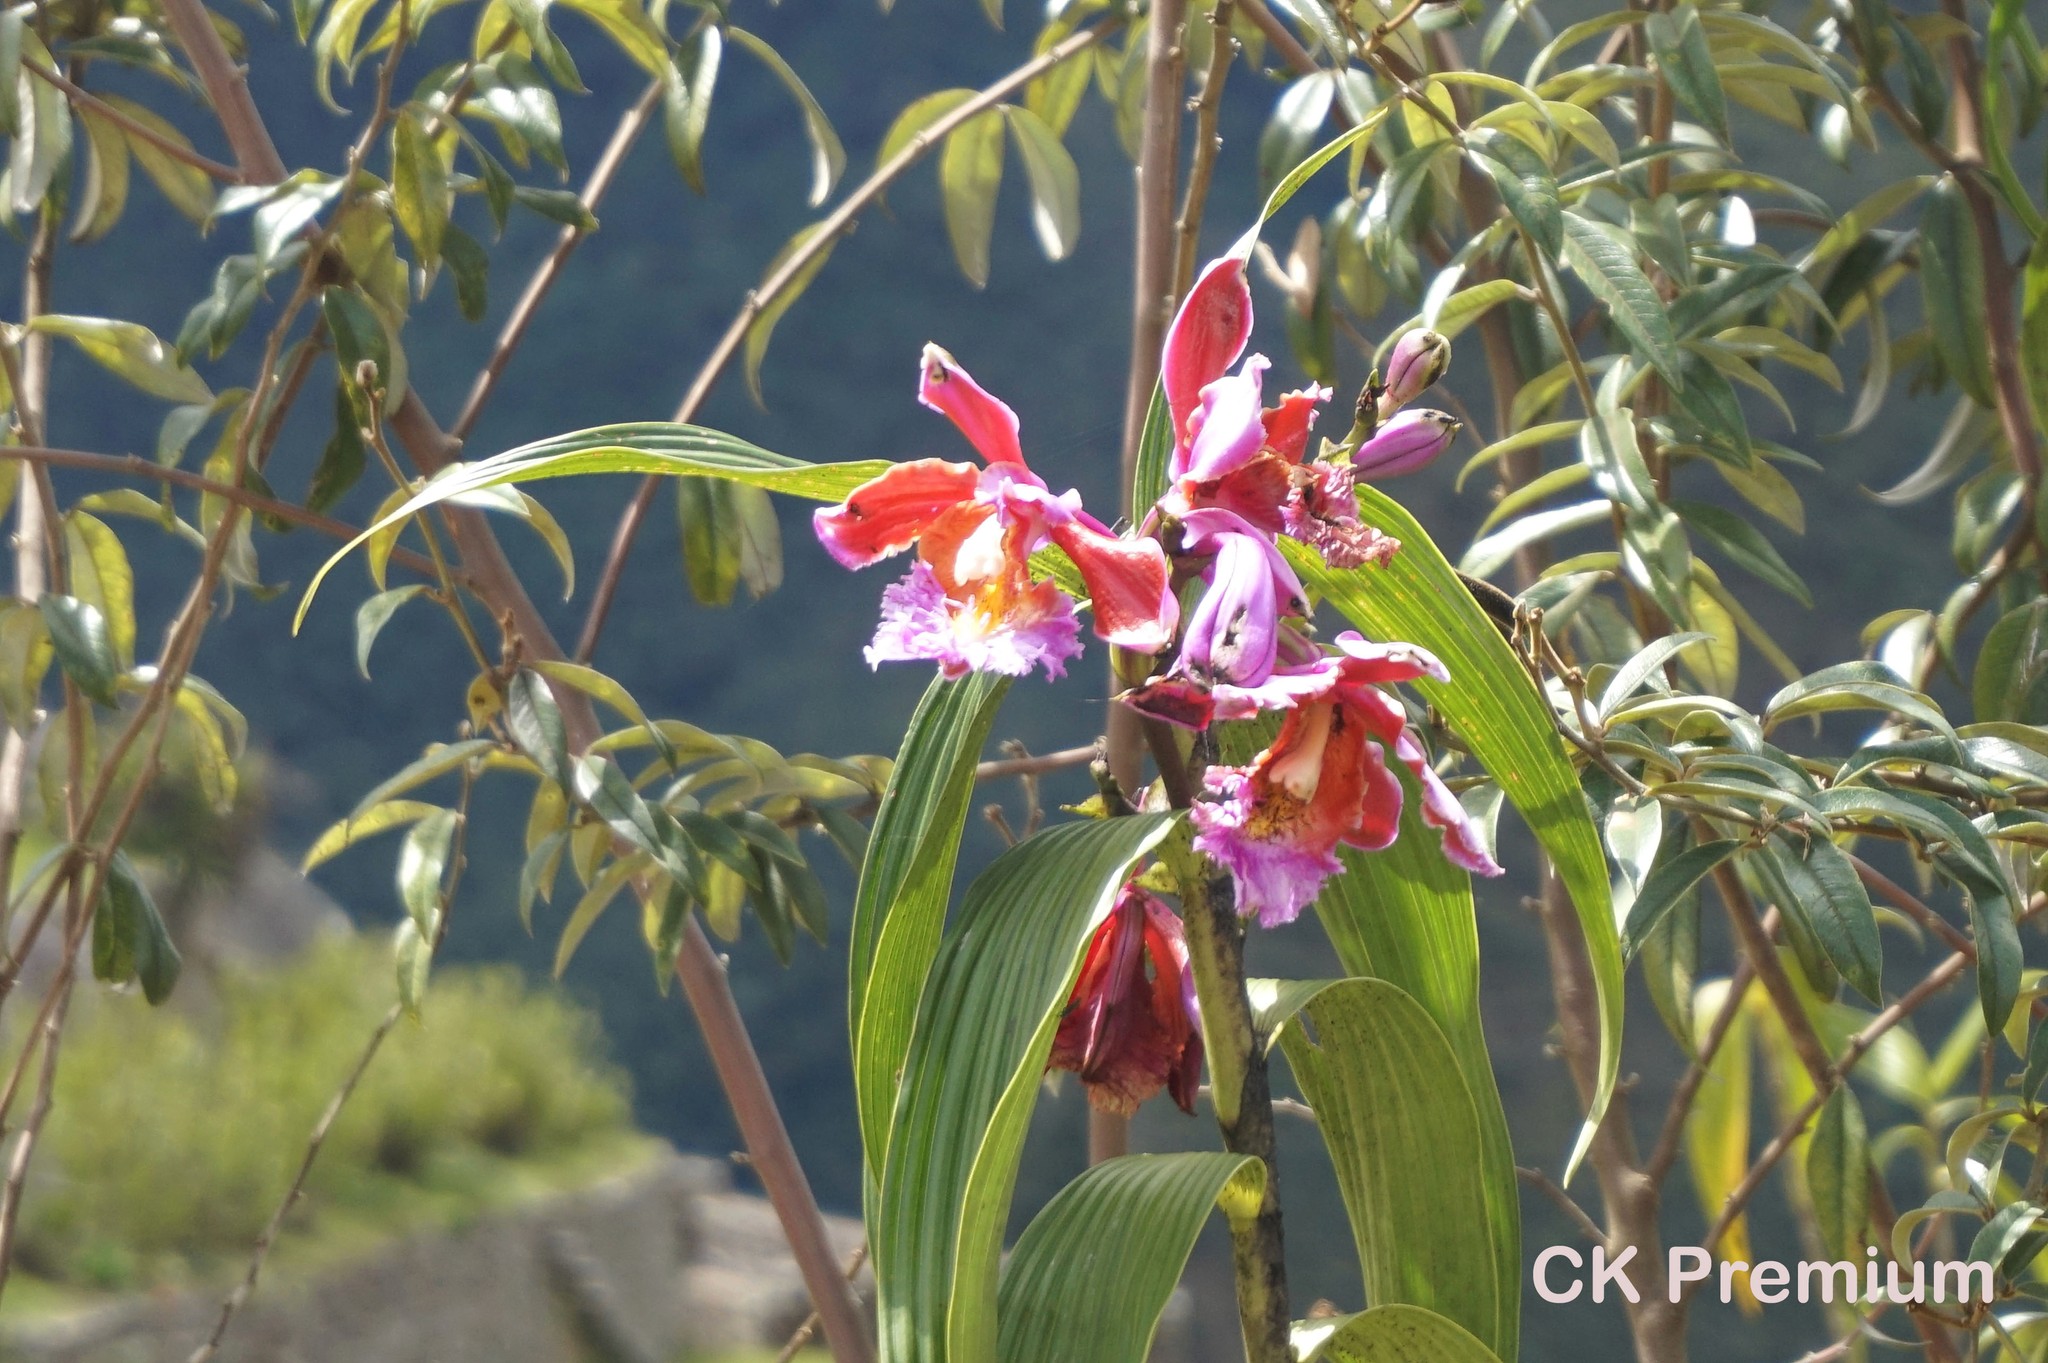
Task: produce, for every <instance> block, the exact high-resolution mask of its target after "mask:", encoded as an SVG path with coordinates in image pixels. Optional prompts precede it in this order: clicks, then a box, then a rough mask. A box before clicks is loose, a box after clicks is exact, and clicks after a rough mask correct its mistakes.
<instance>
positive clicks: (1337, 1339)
mask: <svg viewBox="0 0 2048 1363" xmlns="http://www.w3.org/2000/svg"><path fill="white" fill-rule="evenodd" d="M1294 1352H1295V1356H1296V1357H1298V1358H1299V1359H1301V1363H1500V1360H1498V1359H1497V1358H1495V1357H1494V1356H1493V1354H1491V1353H1489V1352H1488V1351H1487V1348H1486V1346H1485V1345H1484V1344H1481V1343H1480V1342H1479V1341H1478V1340H1476V1339H1474V1338H1473V1337H1472V1336H1471V1335H1470V1334H1468V1333H1466V1332H1465V1331H1464V1330H1462V1329H1460V1328H1459V1327H1458V1325H1457V1324H1456V1323H1455V1322H1453V1321H1449V1320H1446V1319H1444V1318H1443V1317H1442V1316H1440V1315H1437V1314H1436V1313H1435V1312H1434V1311H1425V1310H1423V1309H1421V1308H1420V1307H1416V1306H1375V1307H1374V1308H1373V1309H1372V1310H1370V1311H1361V1312H1359V1313H1358V1314H1357V1315H1355V1316H1341V1317H1338V1318H1337V1319H1335V1320H1314V1321H1307V1322H1305V1323H1302V1324H1298V1325H1296V1326H1295V1327H1294Z"/></svg>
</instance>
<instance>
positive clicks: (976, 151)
mask: <svg viewBox="0 0 2048 1363" xmlns="http://www.w3.org/2000/svg"><path fill="white" fill-rule="evenodd" d="M1002 183H1003V116H1002V115H1001V114H1000V113H997V112H996V111H995V110H994V109H988V110H984V111H983V112H981V113H978V114H976V115H975V116H974V117H973V118H970V119H968V120H967V121H966V122H965V123H963V124H961V125H960V126H959V127H957V128H955V129H954V130H953V131H952V132H950V133H948V134H946V145H945V148H944V150H943V151H941V152H940V154H939V195H940V199H941V201H942V202H943V204H944V206H945V210H946V236H947V238H948V239H949V240H951V241H952V243H953V259H954V260H956V261H958V262H959V265H960V273H962V274H964V275H966V276H967V279H968V282H969V283H971V284H973V285H974V286H975V287H976V288H980V287H981V286H983V285H985V284H987V283H988V252H989V241H990V239H991V238H992V237H993V236H994V234H995V228H996V191H997V190H999V189H1000V188H1002Z"/></svg>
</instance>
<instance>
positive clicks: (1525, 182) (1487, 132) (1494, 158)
mask: <svg viewBox="0 0 2048 1363" xmlns="http://www.w3.org/2000/svg"><path fill="white" fill-rule="evenodd" d="M1465 145H1466V147H1467V148H1469V149H1470V150H1471V152H1472V156H1471V158H1470V159H1471V160H1472V162H1473V164H1475V165H1477V166H1478V167H1479V169H1481V170H1483V171H1485V172H1486V173H1487V175H1488V176H1490V177H1492V179H1493V184H1494V188H1496V189H1498V190H1499V191H1500V199H1501V202H1502V203H1504V204H1506V205H1507V210H1508V212H1509V213H1511V214H1513V215H1514V219H1515V221H1516V222H1518V223H1520V224H1521V227H1522V230H1523V231H1524V232H1527V233H1528V234H1529V240H1531V241H1533V242H1535V243H1536V246H1537V248H1538V249H1539V250H1541V251H1542V252H1543V254H1544V255H1545V256H1546V257H1548V258H1549V259H1551V260H1555V259H1557V253H1558V252H1559V251H1561V250H1563V249H1564V206H1563V204H1562V203H1561V202H1559V200H1558V196H1557V179H1556V177H1555V176H1553V175H1552V174H1551V173H1550V167H1549V166H1547V165H1545V164H1544V162H1543V158H1542V157H1541V156H1539V155H1537V154H1536V151H1535V149H1534V148H1533V147H1531V146H1530V145H1529V144H1528V143H1527V142H1524V141H1523V140H1522V139H1521V138H1519V137H1517V136H1515V135H1514V134H1513V133H1510V132H1502V131H1500V130H1499V129H1495V128H1477V129H1474V130H1472V131H1470V132H1468V133H1466V134H1465ZM1496 282H1506V281H1496Z"/></svg>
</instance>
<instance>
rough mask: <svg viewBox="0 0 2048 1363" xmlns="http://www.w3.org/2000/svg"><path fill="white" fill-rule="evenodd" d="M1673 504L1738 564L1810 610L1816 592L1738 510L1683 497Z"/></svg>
mask: <svg viewBox="0 0 2048 1363" xmlns="http://www.w3.org/2000/svg"><path fill="white" fill-rule="evenodd" d="M1671 505H1672V509H1673V510H1675V511H1677V512H1678V514H1679V515H1680V516H1682V517H1684V518H1685V522H1686V524H1687V525H1690V526H1691V527H1692V528H1693V529H1694V530H1696V531H1698V532H1699V534H1700V536H1701V538H1703V539H1705V540H1706V541H1707V542H1708V543H1709V544H1711V545H1713V546H1714V547H1715V548H1716V549H1719V550H1720V551H1721V552H1722V553H1724V554H1726V555H1727V556H1728V557H1729V559H1730V560H1732V561H1733V562H1734V563H1735V565H1736V566H1737V567H1739V568H1742V569H1744V570H1746V571H1747V572H1749V573H1750V574H1752V575H1753V576H1755V577H1758V578H1760V579H1762V580H1763V581H1765V582H1768V583H1770V584H1771V585H1772V586H1773V587H1776V588H1777V589H1778V590H1779V591H1781V592H1783V593H1785V595H1787V596H1789V597H1791V598H1792V599H1793V600H1794V601H1797V602H1798V603H1799V604H1800V605H1802V606H1805V607H1806V608H1807V609H1808V610H1811V609H1812V608H1813V593H1812V592H1810V591H1808V590H1807V588H1806V583H1804V582H1803V581H1801V580H1800V577H1799V574H1797V573H1795V572H1793V571H1792V565H1791V564H1789V563H1787V562H1785V557H1784V555H1782V554H1780V553H1779V552H1778V547H1777V546H1776V545H1775V544H1772V543H1771V542H1770V541H1769V540H1767V539H1765V538H1764V536H1763V532H1762V531H1760V530H1758V529H1757V528H1756V527H1755V526H1753V525H1751V524H1750V523H1749V522H1748V521H1746V520H1744V519H1743V518H1742V517H1740V516H1738V515H1736V514H1735V513H1734V512H1732V511H1726V510H1723V509H1722V508H1721V507H1718V506H1714V505H1713V504H1711V503H1709V502H1690V501H1684V500H1680V501H1675V502H1673V503H1672V504H1671Z"/></svg>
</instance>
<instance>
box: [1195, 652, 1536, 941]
mask: <svg viewBox="0 0 2048 1363" xmlns="http://www.w3.org/2000/svg"><path fill="white" fill-rule="evenodd" d="M1336 644H1337V647H1338V649H1339V650H1340V652H1339V653H1337V654H1336V655H1334V656H1330V657H1325V658H1321V659H1318V660H1317V661H1315V662H1312V663H1309V664H1307V665H1305V666H1302V667H1298V668H1291V669H1285V670H1281V671H1276V672H1275V673H1274V674H1273V675H1272V677H1271V678H1269V679H1268V681H1267V683H1266V684H1265V685H1264V686H1262V687H1250V688H1241V687H1217V688H1215V690H1214V691H1213V692H1212V695H1211V700H1212V703H1213V704H1214V706H1215V717H1216V718H1219V719H1240V718H1245V717H1247V716H1249V715H1251V714H1252V713H1255V712H1256V711H1257V710H1260V709H1282V710H1284V711H1285V718H1283V719H1282V720H1281V724H1280V732H1279V734H1278V736H1277V737H1275V738H1274V740H1273V742H1272V743H1271V745H1269V746H1268V747H1267V748H1266V749H1265V751H1263V752H1261V753H1260V754H1259V755H1258V756H1257V757H1255V758H1253V759H1252V761H1251V762H1250V764H1248V765H1246V766H1243V767H1212V768H1210V770H1209V772H1208V774H1207V776H1206V777H1205V778H1204V779H1205V784H1206V785H1207V788H1208V790H1209V792H1210V793H1211V794H1213V795H1217V796H1220V797H1221V799H1220V801H1219V802H1218V803H1213V804H1212V803H1201V804H1197V805H1196V806H1195V807H1194V809H1193V810H1192V811H1191V812H1190V817H1191V818H1192V819H1193V820H1194V822H1195V827H1196V829H1197V832H1196V836H1195V848H1196V850H1197V851H1200V852H1202V853H1203V854H1204V855H1206V856H1208V857H1209V858H1211V859H1212V860H1214V861H1215V862H1217V863H1218V864H1219V865H1221V866H1223V867H1224V868H1226V869H1227V870H1229V871H1230V873H1231V876H1232V878H1233V879H1234V880H1235V881H1236V883H1237V896H1238V909H1239V911H1240V912H1241V913H1244V914H1246V915H1248V916H1249V915H1253V914H1256V915H1257V916H1258V919H1259V922H1260V923H1261V924H1262V925H1263V926H1266V927H1275V926H1278V925H1280V924H1282V923H1290V922H1292V921H1294V919H1295V918H1296V917H1298V916H1299V915H1300V913H1301V911H1302V909H1303V908H1305V907H1307V905H1308V904H1310V903H1311V902H1312V901H1313V900H1314V899H1315V897H1316V895H1317V894H1319V893H1320V892H1321V890H1322V886H1323V882H1324V881H1325V880H1327V879H1328V878H1329V877H1331V876H1333V875H1336V874H1337V873H1338V872H1339V871H1341V870H1342V869H1343V866H1342V863H1341V862H1340V861H1339V860H1338V858H1337V848H1338V846H1339V845H1345V846H1350V847H1356V848H1359V849H1361V850H1364V851H1377V850H1379V849H1381V848H1383V847H1386V846H1387V845H1388V844H1390V843H1391V842H1393V840H1394V835H1395V833H1396V832H1397V831H1399V828H1400V823H1401V804H1402V798H1403V797H1402V791H1401V783H1400V781H1399V780H1398V779H1397V778H1396V777H1395V775H1394V774H1393V772H1392V771H1391V770H1390V769H1389V767H1388V765H1387V757H1388V753H1389V752H1391V753H1392V755H1393V757H1394V759H1395V760H1397V761H1400V762H1401V763H1403V764H1404V765H1406V766H1407V767H1408V769H1409V771H1410V772H1411V773H1413V775H1414V777H1415V780H1416V783H1417V784H1418V785H1419V786H1420V787H1421V788H1422V797H1423V808H1422V815H1423V821H1424V822H1425V823H1427V824H1428V825H1429V826H1431V827H1433V828H1436V829H1439V830H1441V831H1442V834H1443V847H1444V855H1445V856H1446V857H1448V858H1449V859H1450V860H1451V861H1452V862H1453V863H1454V864H1456V865H1458V866H1461V867H1463V868H1464V869H1466V870H1468V871H1471V872H1473V873H1475V874H1477V875H1488V876H1491V875H1499V874H1500V867H1499V866H1498V865H1497V864H1495V862H1494V860H1493V857H1492V856H1491V855H1490V854H1489V853H1488V852H1487V850H1486V847H1485V844H1484V842H1483V840H1482V839H1481V838H1480V836H1479V832H1478V830H1477V829H1476V828H1475V827H1474V826H1473V825H1472V823H1471V821H1470V819H1469V818H1468V817H1467V816H1466V814H1465V811H1464V808H1463V806H1461V805H1460V804H1459V803H1458V799H1457V796H1456V795H1454V794H1453V793H1452V792H1451V790H1450V789H1449V787H1447V786H1445V785H1444V783H1443V781H1442V780H1441V779H1440V778H1439V777H1438V776H1437V774H1436V772H1435V771H1434V770H1433V769H1432V768H1431V767H1430V765H1429V760H1428V755H1427V754H1426V753H1425V752H1424V751H1423V749H1422V745H1421V744H1419V743H1417V742H1416V741H1415V739H1414V738H1413V736H1411V735H1410V734H1409V733H1408V730H1407V716H1406V714H1405V713H1404V712H1403V710H1402V709H1401V706H1400V704H1399V702H1397V701H1396V700H1395V699H1394V698H1393V696H1392V695H1390V694H1389V693H1388V692H1387V691H1386V690H1385V689H1384V688H1385V687H1386V686H1388V685H1390V684H1392V683H1395V682H1403V681H1413V680H1415V679H1416V678H1418V677H1432V678H1435V679H1437V680H1439V681H1442V680H1447V679H1448V675H1449V674H1448V673H1446V672H1445V671H1444V668H1443V665H1442V664H1441V663H1439V662H1438V661H1437V660H1436V659H1435V658H1433V657H1431V656H1430V655H1429V654H1428V653H1427V652H1425V651H1424V650H1422V649H1420V648H1416V647H1415V646H1413V645H1411V644H1375V643H1371V642H1368V641H1367V640H1365V639H1364V638H1362V637H1361V636H1360V635H1358V634H1357V633H1356V632H1348V631H1347V632H1346V633H1344V634H1340V635H1338V636H1337V639H1336Z"/></svg>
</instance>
